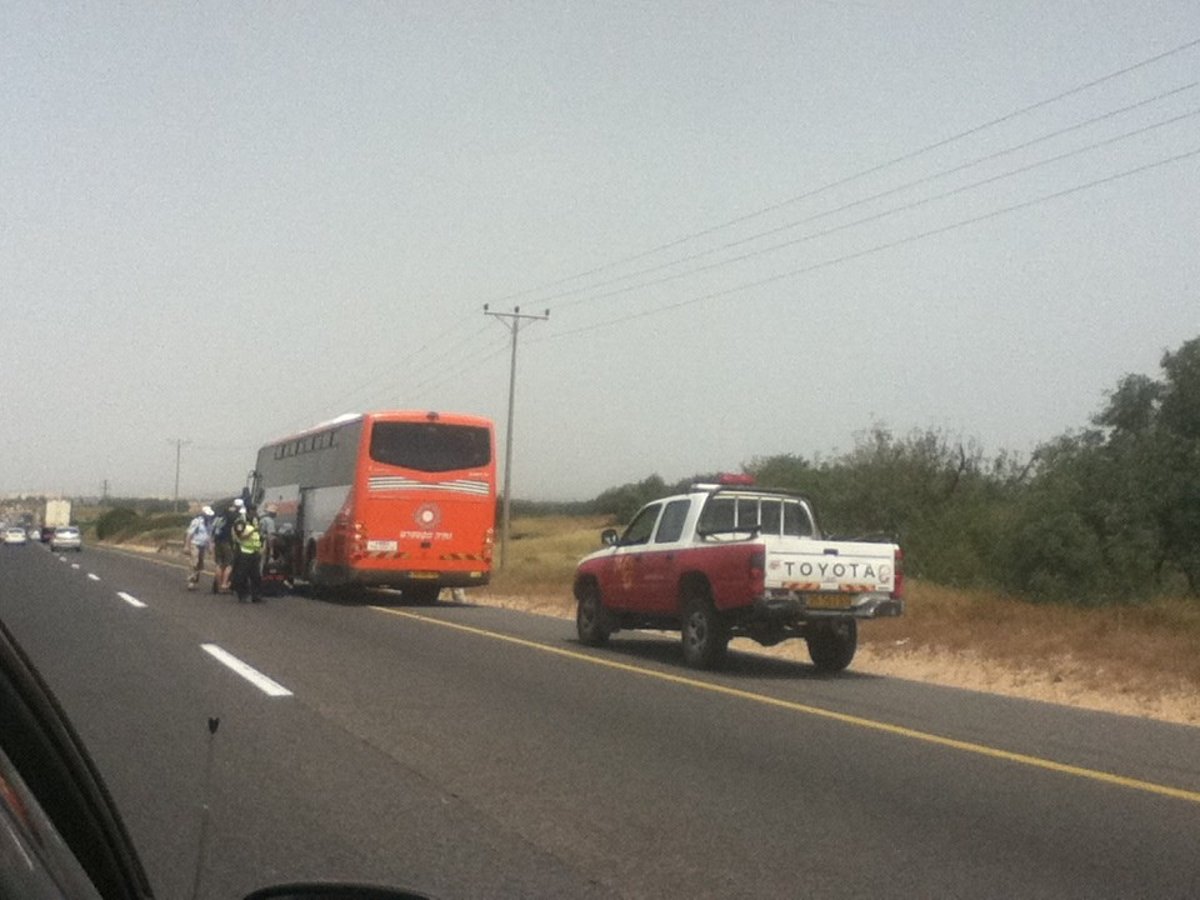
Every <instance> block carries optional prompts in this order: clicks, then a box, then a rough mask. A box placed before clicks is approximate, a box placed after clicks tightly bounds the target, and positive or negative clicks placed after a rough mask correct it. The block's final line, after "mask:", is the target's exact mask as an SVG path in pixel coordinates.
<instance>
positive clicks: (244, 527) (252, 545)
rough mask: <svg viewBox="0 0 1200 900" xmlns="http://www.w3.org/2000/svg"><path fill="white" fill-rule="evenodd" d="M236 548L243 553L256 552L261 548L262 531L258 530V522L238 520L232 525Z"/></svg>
mask: <svg viewBox="0 0 1200 900" xmlns="http://www.w3.org/2000/svg"><path fill="white" fill-rule="evenodd" d="M234 534H235V536H236V538H237V542H238V549H240V550H241V551H242V552H243V553H258V552H259V551H260V550H262V545H263V541H262V533H261V532H260V531H259V530H258V522H255V521H247V522H239V523H238V524H237V525H236V526H235V527H234Z"/></svg>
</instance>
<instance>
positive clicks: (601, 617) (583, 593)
mask: <svg viewBox="0 0 1200 900" xmlns="http://www.w3.org/2000/svg"><path fill="white" fill-rule="evenodd" d="M575 630H576V631H578V632H579V643H581V644H585V645H586V646H588V647H600V646H603V645H604V644H606V643H608V636H609V635H610V634H612V628H611V627H610V626H609V619H608V611H607V610H606V609H605V608H604V602H603V601H602V600H601V599H600V588H598V587H596V585H594V584H588V585H585V586H584V587H582V588H580V591H579V603H578V605H577V606H576V607H575Z"/></svg>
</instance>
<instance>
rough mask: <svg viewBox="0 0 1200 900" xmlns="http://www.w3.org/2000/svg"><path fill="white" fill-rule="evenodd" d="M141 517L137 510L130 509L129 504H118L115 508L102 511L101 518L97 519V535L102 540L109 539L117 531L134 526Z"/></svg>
mask: <svg viewBox="0 0 1200 900" xmlns="http://www.w3.org/2000/svg"><path fill="white" fill-rule="evenodd" d="M139 519H141V516H139V515H138V514H137V510H135V509H130V508H129V507H128V506H117V507H114V508H113V509H110V510H108V511H107V512H105V513H102V514H101V516H100V518H98V519H97V520H96V537H98V538H99V539H100V540H102V541H103V540H108V539H109V538H111V537H112V536H113V535H115V534H117V532H120V531H124V530H125V529H127V528H129V527H130V526H132V525H133V524H134V523H135V522H137V521H138V520H139Z"/></svg>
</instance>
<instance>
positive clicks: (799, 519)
mask: <svg viewBox="0 0 1200 900" xmlns="http://www.w3.org/2000/svg"><path fill="white" fill-rule="evenodd" d="M815 532H816V528H814V527H813V521H812V516H810V515H809V514H808V510H807V509H805V508H804V507H803V506H801V505H800V504H799V503H787V502H785V503H784V504H783V533H784V534H788V535H792V536H794V537H812V536H813V534H814V533H815Z"/></svg>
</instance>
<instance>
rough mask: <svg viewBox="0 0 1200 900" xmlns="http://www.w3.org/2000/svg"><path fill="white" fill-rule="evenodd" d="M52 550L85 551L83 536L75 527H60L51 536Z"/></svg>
mask: <svg viewBox="0 0 1200 900" xmlns="http://www.w3.org/2000/svg"><path fill="white" fill-rule="evenodd" d="M50 549H51V550H83V536H82V535H81V534H80V533H79V529H78V528H76V527H75V526H74V525H60V526H58V528H55V529H54V534H53V535H51V536H50Z"/></svg>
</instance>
